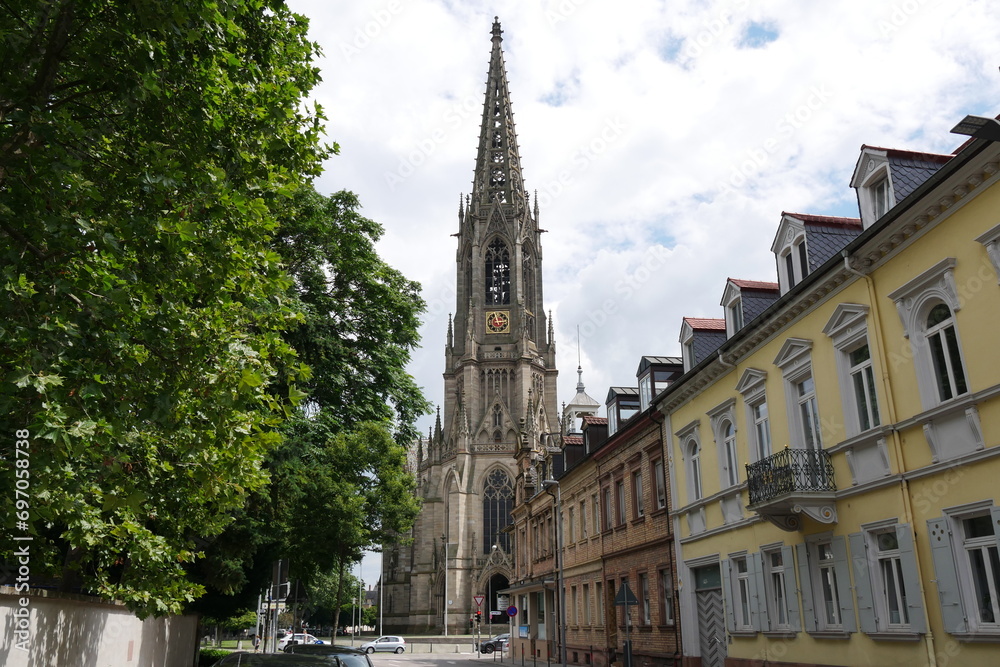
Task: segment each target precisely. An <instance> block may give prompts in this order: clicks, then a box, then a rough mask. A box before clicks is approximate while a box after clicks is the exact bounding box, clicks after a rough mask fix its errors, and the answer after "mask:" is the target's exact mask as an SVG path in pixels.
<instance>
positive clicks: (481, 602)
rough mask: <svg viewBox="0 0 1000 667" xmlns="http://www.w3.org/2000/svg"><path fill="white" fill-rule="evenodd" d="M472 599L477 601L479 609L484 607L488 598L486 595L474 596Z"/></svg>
mask: <svg viewBox="0 0 1000 667" xmlns="http://www.w3.org/2000/svg"><path fill="white" fill-rule="evenodd" d="M472 599H473V600H475V601H476V606H477V607H482V606H483V600H485V599H486V596H485V595H473V596H472Z"/></svg>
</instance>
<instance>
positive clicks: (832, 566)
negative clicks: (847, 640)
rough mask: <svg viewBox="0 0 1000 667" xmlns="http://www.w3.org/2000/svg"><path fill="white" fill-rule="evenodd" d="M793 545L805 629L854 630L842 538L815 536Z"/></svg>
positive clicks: (849, 583) (843, 540)
mask: <svg viewBox="0 0 1000 667" xmlns="http://www.w3.org/2000/svg"><path fill="white" fill-rule="evenodd" d="M796 548H797V549H798V550H799V563H798V566H799V579H800V580H801V593H802V611H803V614H804V615H805V626H806V630H807V631H809V632H820V633H823V632H829V633H837V634H839V633H844V632H854V631H855V630H856V627H855V619H854V598H853V597H852V596H851V575H850V572H849V571H848V567H849V565H848V556H847V546H846V541H845V539H844V538H843V537H841V536H836V537H829V536H814V537H812V538H807V541H806V543H805V544H799V545H796Z"/></svg>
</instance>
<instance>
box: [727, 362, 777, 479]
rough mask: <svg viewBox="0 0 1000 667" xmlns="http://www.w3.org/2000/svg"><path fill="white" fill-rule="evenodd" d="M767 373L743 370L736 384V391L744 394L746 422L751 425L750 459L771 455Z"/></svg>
mask: <svg viewBox="0 0 1000 667" xmlns="http://www.w3.org/2000/svg"><path fill="white" fill-rule="evenodd" d="M766 380H767V373H766V372H765V371H762V370H758V369H756V368H748V369H747V370H745V371H744V372H743V375H742V376H741V377H740V381H739V382H738V383H737V384H736V391H738V392H739V393H741V394H742V395H743V404H744V406H745V407H746V422H747V424H750V425H751V428H750V429H748V430H749V435H748V436H747V448H748V451H749V455H750V461H751V462H755V461H760V460H762V459H766V458H767V457H768V456H770V455H771V453H772V451H771V449H772V447H771V422H770V417H769V416H768V409H767V393H766V391H765V381H766Z"/></svg>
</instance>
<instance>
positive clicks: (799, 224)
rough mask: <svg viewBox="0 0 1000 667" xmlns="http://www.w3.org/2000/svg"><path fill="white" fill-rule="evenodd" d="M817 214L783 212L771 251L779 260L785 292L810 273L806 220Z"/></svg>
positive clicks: (780, 276) (812, 218)
mask: <svg viewBox="0 0 1000 667" xmlns="http://www.w3.org/2000/svg"><path fill="white" fill-rule="evenodd" d="M814 219H816V216H811V215H804V214H801V213H782V214H781V223H780V224H779V225H778V233H777V234H775V236H774V242H773V243H772V244H771V252H773V253H774V254H775V257H776V258H777V260H778V284H779V286H780V287H781V293H782V294H785V293H786V292H788V290H790V289H792V288H793V287H795V286H796V285H798V284H799V283H800V282H802V280H803V278H805V277H806V276H807V275H809V247H808V245H807V244H806V222H807V221H810V220H814Z"/></svg>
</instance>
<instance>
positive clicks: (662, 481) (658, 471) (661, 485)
mask: <svg viewBox="0 0 1000 667" xmlns="http://www.w3.org/2000/svg"><path fill="white" fill-rule="evenodd" d="M653 484H654V485H655V489H656V509H658V510H661V509H663V508H664V507H666V506H667V478H666V477H665V476H664V470H663V459H656V461H654V462H653Z"/></svg>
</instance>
